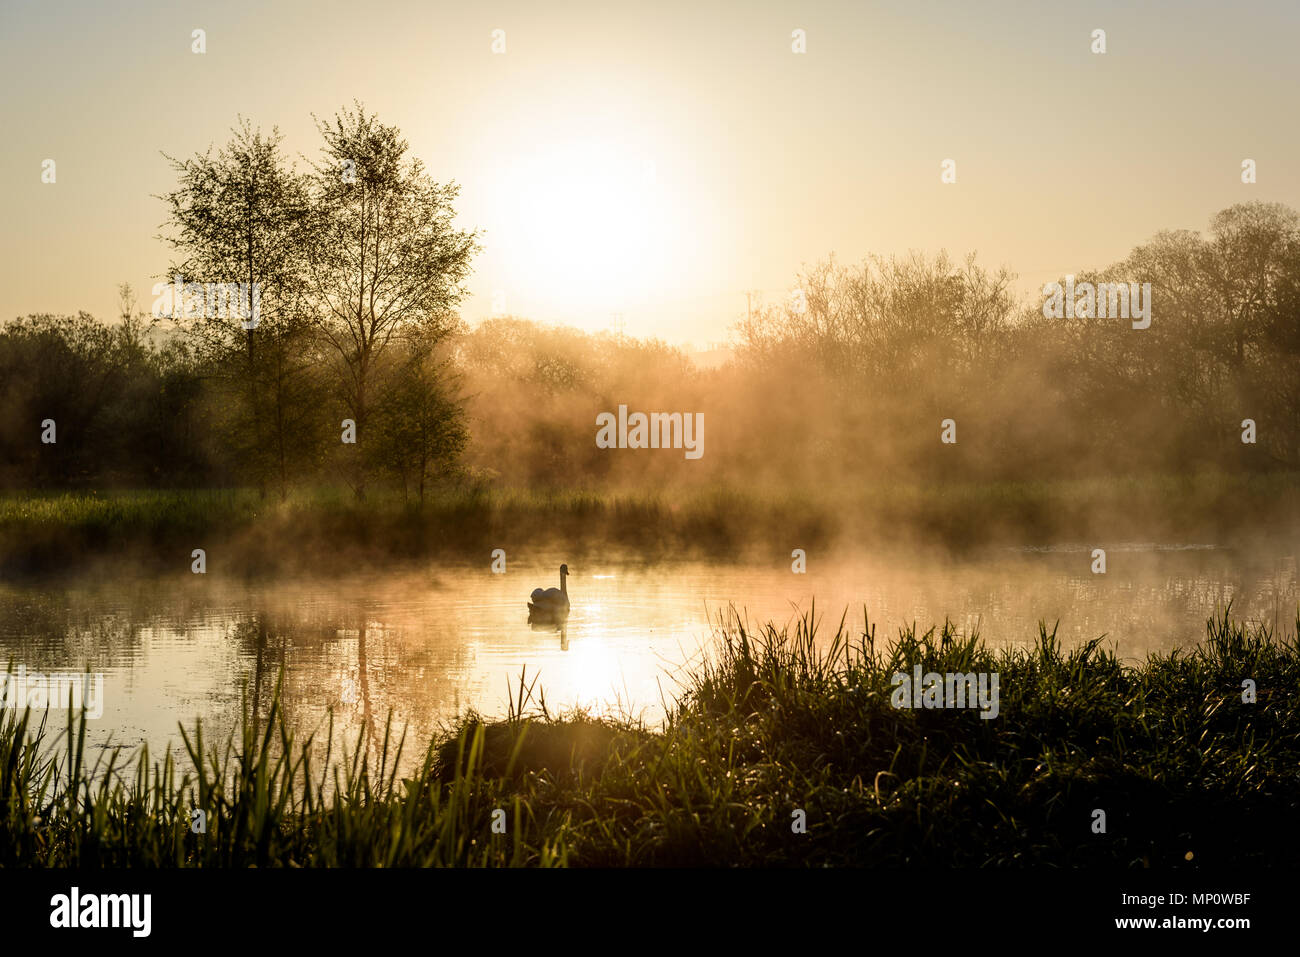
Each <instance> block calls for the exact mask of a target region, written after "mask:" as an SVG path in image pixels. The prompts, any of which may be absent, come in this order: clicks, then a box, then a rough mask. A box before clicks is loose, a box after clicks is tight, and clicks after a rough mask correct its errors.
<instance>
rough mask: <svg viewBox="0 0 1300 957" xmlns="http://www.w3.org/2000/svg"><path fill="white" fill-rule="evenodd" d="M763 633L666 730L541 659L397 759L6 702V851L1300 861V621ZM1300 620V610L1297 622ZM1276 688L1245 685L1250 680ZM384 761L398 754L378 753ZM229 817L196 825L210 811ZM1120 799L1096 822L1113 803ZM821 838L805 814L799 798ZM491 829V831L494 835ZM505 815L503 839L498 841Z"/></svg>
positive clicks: (725, 634)
mask: <svg viewBox="0 0 1300 957" xmlns="http://www.w3.org/2000/svg"><path fill="white" fill-rule="evenodd" d="M819 630H824V623H823V622H821V621H820V620H819V619H818V618H817V617H816V613H815V611H814V612H811V613H809V614H808V615H806V616H804V617H802V618H800V619H799V620H797V621H795V622H794V623H793V624H792V625H791V626H789V627H785V626H781V627H778V626H776V625H773V624H767V625H764V626H762V627H759V628H750V627H749V626H748V625H747V624H746V623H744V622H743V621H741V620H739V619H738V618H737V617H736V616H735V614H734V613H732V614H727V615H722V616H720V617H719V618H718V620H717V622H716V624H715V632H716V643H715V645H714V650H713V651H712V653H711V654H710V656H709V657H708V659H707V660H705V661H704V662H702V663H701V664H700V665H699V666H698V667H697V668H696V669H695V671H694V673H693V674H692V675H691V676H690V677H689V678H688V679H687V680H686V684H685V687H684V690H683V693H682V694H681V696H680V698H679V699H678V700H677V701H676V702H675V703H674V704H673V706H672V708H671V709H670V714H669V718H668V720H667V722H666V724H665V726H664V727H663V728H662V729H660V730H658V731H651V730H648V729H646V728H644V727H642V726H640V725H637V724H634V723H631V722H627V721H613V720H608V719H596V718H593V717H591V716H590V715H587V714H584V713H581V712H573V713H565V714H559V715H556V714H552V713H551V712H550V710H549V709H548V708H547V706H546V704H545V700H544V698H543V697H542V696H541V693H540V692H538V691H536V689H535V681H534V683H533V684H526V683H525V682H524V680H523V677H522V676H521V680H520V685H519V689H518V693H517V695H515V696H513V697H512V702H511V706H510V709H509V713H508V714H507V715H506V717H505V718H503V719H501V720H498V721H487V720H484V719H482V718H480V717H478V716H475V715H468V716H466V718H465V719H464V720H463V721H462V722H461V723H460V724H459V726H458V727H457V728H455V729H454V730H453V731H451V732H450V733H448V734H447V735H444V736H442V737H440V738H438V739H436V740H434V741H432V742H429V743H428V744H427V746H426V747H425V750H424V753H423V755H422V759H421V761H420V763H419V767H418V770H416V771H415V772H414V773H409V774H406V775H399V773H398V771H397V768H398V763H399V762H398V759H399V757H400V755H401V753H402V751H403V749H404V748H405V747H406V746H407V742H406V741H405V740H404V739H403V737H402V736H400V735H399V736H396V737H395V736H394V734H393V730H392V728H391V725H388V724H386V725H385V726H384V729H383V732H382V735H381V737H380V740H379V741H377V742H373V746H372V747H370V748H367V746H366V742H365V741H363V740H361V739H358V740H357V742H356V743H355V745H354V746H352V747H350V748H344V749H342V750H341V751H340V752H339V753H333V751H332V750H331V748H332V741H333V734H332V731H333V729H332V726H331V727H330V728H328V729H327V730H326V732H325V733H326V735H327V738H326V740H327V741H329V742H331V748H326V749H325V754H324V757H323V759H320V760H318V761H316V762H315V763H314V762H313V755H314V754H318V753H319V751H318V749H317V748H316V747H314V742H313V740H312V736H311V735H301V734H299V733H297V732H295V730H294V729H293V728H292V727H290V726H289V724H288V722H287V721H286V719H285V717H284V714H283V712H282V710H281V709H280V706H279V696H278V693H277V695H276V697H275V700H274V702H273V703H272V705H271V707H270V710H269V713H267V714H265V715H257V714H254V713H253V712H252V711H251V709H250V708H249V707H248V706H247V705H245V710H244V720H243V723H242V727H241V729H240V730H239V731H238V732H237V733H235V734H232V735H231V736H230V737H229V738H227V739H226V740H225V741H224V742H221V743H220V745H219V746H218V745H212V744H209V743H205V740H204V737H203V734H202V729H201V727H200V726H199V725H197V724H196V725H195V726H194V727H193V729H192V730H185V729H182V735H183V741H184V744H185V754H186V756H187V759H188V761H187V763H186V762H182V763H185V765H186V766H185V767H184V768H181V767H178V766H177V764H176V763H175V762H173V760H172V759H171V757H170V756H169V757H167V758H165V759H163V760H162V761H155V760H151V758H150V756H149V754H148V752H147V751H145V752H143V753H141V754H139V755H137V756H135V760H133V761H128V760H126V757H127V756H126V755H124V754H123V753H122V752H119V751H115V750H110V751H107V752H104V753H103V754H102V755H101V756H100V757H99V758H98V759H97V760H96V762H95V764H94V765H91V766H87V764H86V760H85V752H84V741H85V722H84V717H81V718H78V719H76V720H72V719H70V720H69V722H68V725H67V727H66V728H65V729H64V731H63V732H62V733H63V734H64V735H65V736H66V740H64V741H62V742H61V743H60V744H61V746H60V747H59V748H58V749H55V748H53V747H52V746H51V743H52V742H51V736H52V734H53V732H52V731H51V729H50V728H48V727H46V726H45V725H44V724H33V722H34V720H35V718H34V716H33V715H32V714H31V713H29V712H18V711H12V710H10V711H6V712H4V713H3V714H0V864H4V865H8V866H14V865H18V866H73V865H76V866H114V867H120V866H126V867H176V866H204V867H245V866H259V867H266V866H283V867H313V866H317V867H322V866H323V867H338V866H344V867H407V866H552V865H607V866H638V865H742V866H790V865H803V866H807V865H817V866H822V865H829V866H924V865H943V866H1022V865H1039V866H1090V867H1098V866H1100V867H1142V866H1175V867H1183V868H1196V867H1199V866H1202V865H1206V864H1219V865H1222V864H1228V865H1243V864H1274V865H1286V866H1294V864H1295V862H1296V860H1297V854H1298V853H1300V824H1298V823H1297V822H1300V814H1298V813H1297V812H1300V790H1298V789H1297V783H1298V782H1297V777H1296V768H1297V767H1298V766H1300V647H1298V646H1297V640H1296V634H1295V633H1290V634H1287V635H1280V636H1279V635H1276V634H1274V633H1273V632H1272V631H1271V630H1270V629H1269V627H1268V626H1266V625H1248V624H1246V623H1242V622H1239V621H1235V620H1233V619H1232V618H1231V617H1230V615H1229V613H1228V611H1227V610H1224V611H1223V612H1222V613H1221V614H1219V615H1216V616H1215V617H1214V618H1213V619H1211V620H1210V622H1209V623H1208V630H1207V633H1206V636H1205V638H1204V640H1203V641H1202V642H1201V643H1200V644H1199V645H1198V646H1196V647H1195V648H1194V649H1192V650H1191V651H1188V652H1174V653H1171V654H1167V655H1153V656H1151V657H1150V658H1148V659H1147V660H1146V661H1145V662H1144V663H1142V664H1141V665H1138V666H1136V667H1128V666H1125V665H1123V664H1121V662H1119V661H1118V660H1117V659H1116V657H1115V655H1114V654H1113V653H1112V652H1110V651H1108V650H1106V649H1105V648H1104V647H1103V646H1102V644H1101V643H1100V642H1099V641H1092V642H1088V643H1085V644H1083V645H1081V646H1079V647H1076V648H1073V649H1071V650H1069V651H1065V650H1063V649H1062V648H1061V646H1060V644H1059V642H1058V641H1057V638H1056V634H1055V631H1054V630H1049V629H1048V628H1047V627H1046V626H1040V629H1039V634H1038V637H1037V641H1036V642H1035V644H1034V645H1033V646H1032V647H1031V648H1028V649H1026V648H1018V649H1004V650H999V651H996V652H995V651H992V650H990V649H988V648H987V647H986V645H985V644H984V642H983V641H982V639H981V638H980V636H979V635H978V634H961V633H959V632H958V631H956V630H955V629H954V627H953V626H952V625H951V623H947V622H945V623H944V624H943V625H941V626H938V627H936V628H931V629H929V630H927V631H924V632H919V631H917V630H916V629H914V628H904V629H902V630H900V631H899V632H898V634H897V635H896V636H895V637H894V638H892V639H890V640H888V641H885V640H878V639H877V636H876V629H875V627H874V626H873V625H872V624H871V623H870V622H868V621H867V620H866V618H865V615H864V618H863V622H862V625H861V627H860V628H859V629H853V628H850V627H849V626H848V624H847V620H846V618H844V617H842V618H841V619H840V622H839V625H838V627H837V628H836V630H835V633H834V634H833V635H832V636H830V637H829V638H828V639H826V640H822V639H821V638H819V637H818V631H819ZM1297 633H1300V620H1298V621H1297ZM917 664H920V665H921V666H922V669H923V670H924V671H926V672H930V671H933V672H939V673H946V672H962V673H966V672H972V671H973V672H981V671H983V672H997V673H998V674H999V676H1000V684H999V690H1000V713H999V715H998V717H997V718H996V719H993V720H983V719H981V718H980V717H979V713H978V711H977V710H965V711H963V710H948V709H935V710H925V709H920V710H905V709H895V708H894V707H893V706H892V705H891V703H890V694H891V691H892V689H893V682H892V676H893V675H894V673H895V672H904V673H907V672H910V671H911V669H912V667H913V666H915V665H917ZM1247 678H1249V679H1250V680H1251V681H1253V682H1254V687H1255V690H1256V695H1257V698H1256V700H1255V701H1253V702H1245V701H1243V681H1244V680H1245V679H1247ZM370 753H373V754H374V755H375V757H373V758H371V757H370V756H369V755H370ZM196 809H197V810H202V811H204V812H205V814H206V830H205V832H204V833H195V831H194V829H193V828H192V826H191V825H192V823H193V821H194V818H193V817H192V812H193V811H194V810H196ZM1097 810H1102V811H1104V812H1105V815H1106V821H1107V826H1106V831H1105V833H1095V832H1094V829H1093V824H1094V821H1095V820H1096V814H1095V812H1096V811H1097ZM798 811H802V812H803V813H804V816H805V818H806V824H807V826H806V833H797V832H796V830H795V829H793V828H792V823H793V822H794V820H795V818H796V812H798ZM494 825H495V827H494ZM502 832H503V833H502Z"/></svg>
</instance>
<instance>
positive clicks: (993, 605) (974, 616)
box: [0, 542, 1300, 761]
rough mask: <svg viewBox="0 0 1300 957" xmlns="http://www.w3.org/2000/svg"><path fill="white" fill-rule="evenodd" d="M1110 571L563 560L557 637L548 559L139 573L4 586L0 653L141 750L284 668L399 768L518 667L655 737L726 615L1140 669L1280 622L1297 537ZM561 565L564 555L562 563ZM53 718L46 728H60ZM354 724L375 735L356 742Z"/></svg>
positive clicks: (288, 695) (104, 731) (1291, 591)
mask: <svg viewBox="0 0 1300 957" xmlns="http://www.w3.org/2000/svg"><path fill="white" fill-rule="evenodd" d="M1107 554H1108V570H1107V573H1106V574H1104V575H1094V574H1092V573H1091V571H1090V562H1091V556H1090V547H1089V546H1084V545H1075V544H1070V543H1061V544H1057V545H1053V546H1046V547H1036V548H1018V549H1017V548H1002V549H990V550H987V551H985V552H983V553H980V554H978V555H974V556H969V557H967V558H963V559H943V560H939V559H933V560H925V561H912V562H910V563H909V562H908V561H906V560H903V559H900V558H899V557H898V556H897V555H889V556H885V555H879V556H873V555H871V554H839V555H835V556H829V555H828V556H822V555H819V554H816V553H813V554H812V555H811V556H810V558H809V564H808V571H807V573H806V574H794V573H792V572H791V569H790V562H789V559H788V557H787V558H783V557H782V556H780V555H774V556H773V558H772V560H771V561H770V562H762V563H756V562H746V563H721V562H708V563H706V562H694V561H692V562H659V563H648V562H644V561H638V560H637V559H636V558H635V557H626V556H625V557H622V558H618V559H612V560H608V561H595V560H593V559H591V558H590V557H589V558H587V559H586V560H584V561H583V562H582V563H581V564H579V563H577V562H570V570H571V573H572V574H571V576H570V578H569V582H568V586H569V593H570V596H571V598H572V612H571V615H570V618H569V620H568V623H567V627H566V628H565V629H564V630H563V632H561V631H559V630H557V629H555V628H554V627H550V626H546V627H531V626H530V625H529V624H528V623H527V610H526V601H527V598H528V594H529V592H530V591H531V590H532V589H533V588H534V587H538V586H541V587H551V586H553V585H556V584H558V576H557V573H556V569H557V568H558V565H559V560H558V557H557V560H556V561H555V562H554V565H551V564H549V563H548V564H546V565H544V566H543V565H541V564H540V563H538V562H533V563H530V564H524V563H523V562H516V561H511V562H510V563H509V565H508V571H507V573H506V574H503V575H498V574H492V573H491V572H490V571H488V569H487V565H486V563H476V564H473V565H470V564H445V563H442V564H437V565H430V566H428V567H427V568H425V569H423V570H419V571H415V572H411V571H403V572H401V573H386V572H385V571H384V570H383V569H375V570H373V571H370V572H368V573H366V574H359V575H354V576H350V577H346V578H314V579H294V580H270V579H267V580H256V579H254V580H250V581H247V582H244V583H232V582H231V581H230V580H228V579H227V580H216V579H212V580H208V579H203V578H195V577H194V576H189V575H186V576H173V577H167V578H158V577H149V576H141V575H133V574H131V573H129V572H124V573H122V574H121V575H119V576H113V577H96V578H94V579H90V578H83V579H73V580H67V579H64V580H53V579H52V580H50V581H46V582H28V583H26V584H24V585H21V586H13V585H7V586H3V587H0V657H3V658H4V659H6V660H9V661H12V662H13V666H14V667H15V668H16V667H17V666H18V665H20V664H21V665H24V666H25V667H26V669H27V670H28V672H32V671H44V672H50V671H66V670H69V669H70V668H72V669H75V668H79V667H82V666H84V667H87V668H89V669H90V670H91V671H97V672H103V673H104V674H105V676H106V677H105V683H104V693H105V703H104V713H103V717H102V718H101V719H100V720H98V721H93V722H90V724H89V732H88V733H89V735H90V737H91V743H92V744H93V745H95V746H103V745H106V744H110V743H111V744H121V745H125V746H128V747H135V746H137V745H139V744H141V743H143V742H148V744H149V747H150V750H151V752H152V753H153V754H155V755H156V754H157V753H158V752H159V750H160V749H161V748H163V747H164V746H166V745H168V744H170V745H171V746H172V747H173V748H179V746H180V735H179V732H178V727H177V726H178V722H183V723H184V724H185V726H186V727H187V728H191V727H192V726H193V722H194V719H195V718H201V719H202V720H203V724H204V733H205V737H207V738H208V739H209V740H218V739H224V736H225V734H226V733H227V732H228V731H229V730H230V729H231V728H232V727H233V726H235V724H236V723H237V720H238V715H239V710H240V706H241V695H243V694H244V693H245V691H246V693H247V694H249V695H250V696H252V697H255V698H256V700H257V702H258V708H259V711H261V712H262V713H263V714H264V713H265V712H266V709H267V707H268V704H269V701H270V698H271V695H272V694H273V691H274V687H275V683H276V680H277V676H278V674H279V672H280V669H281V667H282V666H283V668H284V704H285V707H286V710H287V712H288V714H289V716H290V718H291V720H292V721H294V722H295V723H297V724H298V725H299V726H300V727H304V728H313V727H318V726H321V727H323V722H324V720H325V718H326V715H327V710H328V709H333V711H334V714H335V719H336V727H337V729H338V730H340V731H342V732H343V733H344V734H345V735H346V739H347V740H352V741H355V740H356V737H357V735H358V734H360V733H362V732H363V731H364V732H366V733H367V734H368V735H370V736H372V737H373V736H374V735H379V736H382V734H383V724H384V719H385V716H386V715H388V714H389V713H390V712H391V713H392V715H393V719H394V726H395V727H396V728H398V729H400V728H402V727H406V728H407V729H408V742H411V743H412V745H410V746H408V751H407V752H406V754H405V755H404V760H405V761H414V760H418V759H419V756H420V755H419V754H418V751H419V748H420V747H421V746H422V745H423V743H424V741H426V740H427V739H428V736H429V735H430V734H433V733H436V732H438V731H439V730H441V729H442V728H443V727H445V726H446V724H447V723H448V722H450V721H451V720H453V719H454V718H456V717H457V716H459V715H463V714H464V713H465V712H466V710H468V709H473V710H476V711H478V712H479V713H481V714H483V715H485V716H488V717H497V716H501V715H503V714H504V713H505V712H506V710H507V708H508V706H509V701H510V696H511V695H512V694H514V695H516V696H517V694H518V688H519V678H520V675H521V673H523V674H525V675H526V679H525V680H526V681H527V682H530V683H531V682H532V681H533V679H534V678H536V679H537V683H536V685H535V696H534V703H536V700H537V696H536V692H538V691H540V692H541V693H542V694H544V700H545V703H546V705H547V707H548V708H549V709H551V710H552V712H554V711H557V710H563V709H566V708H570V707H574V706H578V707H584V708H588V709H591V710H592V711H594V712H596V713H601V714H618V715H632V716H636V717H640V718H642V719H644V720H645V721H646V722H647V723H648V724H650V725H652V726H654V725H657V724H658V723H659V722H660V721H661V720H662V718H663V715H664V711H663V703H664V702H665V701H668V702H670V703H671V701H672V700H673V698H674V697H675V696H676V694H677V693H678V690H679V686H678V683H677V680H676V677H677V676H678V675H680V674H681V672H682V669H683V668H689V667H691V666H692V665H693V664H695V663H698V661H699V660H700V655H701V653H702V650H703V649H705V648H707V646H708V644H709V641H710V622H711V620H712V621H716V619H717V616H718V614H719V613H724V612H725V611H726V610H727V609H728V607H730V606H732V605H734V607H735V609H736V611H737V612H738V613H739V614H740V615H742V616H743V617H744V618H746V619H747V620H748V621H749V623H750V624H751V625H754V626H758V625H761V624H763V623H766V622H768V621H774V622H776V623H778V624H779V623H781V622H785V621H787V620H789V619H791V618H792V617H794V616H796V615H797V614H799V613H802V612H807V611H810V610H812V608H813V607H814V602H815V607H816V613H817V616H818V618H819V619H820V620H821V622H822V631H821V635H822V637H823V638H824V639H826V640H829V639H830V637H831V636H832V635H833V634H834V631H835V627H836V626H837V625H838V623H839V621H840V617H841V615H842V614H844V613H845V611H846V609H847V613H848V621H847V624H846V627H847V628H849V629H850V630H851V632H852V634H853V635H854V636H855V637H856V636H857V635H859V634H860V632H861V630H862V621H863V613H864V609H865V613H866V615H867V617H868V619H869V620H870V621H871V622H872V623H873V624H874V625H875V626H876V639H877V642H880V641H881V640H882V639H889V638H892V637H893V636H895V635H896V634H897V630H898V628H899V627H900V626H902V625H905V624H908V623H911V622H915V623H916V624H917V626H918V627H919V629H920V630H922V631H924V630H925V629H927V628H929V627H930V625H932V624H937V623H942V621H943V620H944V619H945V617H947V618H950V619H952V620H953V622H954V623H955V624H956V626H957V627H958V629H959V630H961V631H963V632H969V631H972V630H975V629H978V630H979V632H980V634H981V635H982V636H983V637H984V638H985V640H986V641H987V642H988V643H989V644H990V645H992V646H1004V645H1014V644H1020V645H1026V644H1030V643H1032V642H1033V641H1034V640H1035V639H1036V636H1037V633H1038V622H1039V621H1040V620H1043V621H1046V622H1047V626H1048V629H1049V631H1050V629H1051V627H1052V626H1053V624H1054V623H1056V622H1058V621H1059V631H1058V635H1059V637H1060V639H1061V641H1062V643H1063V645H1065V646H1066V647H1070V646H1073V645H1075V644H1077V643H1079V642H1081V641H1085V640H1088V639H1091V638H1095V637H1098V636H1101V635H1105V636H1106V638H1105V642H1104V644H1105V645H1106V646H1107V647H1113V648H1115V649H1116V650H1117V653H1118V654H1119V655H1120V657H1121V658H1122V659H1125V660H1129V661H1136V660H1140V659H1142V658H1144V657H1145V656H1146V655H1147V654H1148V653H1151V652H1167V651H1169V650H1171V649H1174V648H1178V647H1185V646H1188V645H1191V644H1194V643H1195V642H1197V641H1198V640H1199V639H1200V638H1201V637H1202V636H1203V634H1204V626H1205V619H1206V618H1207V617H1208V616H1210V615H1211V614H1213V613H1214V611H1215V609H1216V608H1220V607H1222V606H1225V605H1226V604H1227V603H1228V602H1232V609H1233V614H1234V616H1235V617H1239V618H1245V619H1249V620H1254V621H1265V622H1269V623H1270V624H1274V623H1275V624H1276V626H1277V627H1278V629H1279V630H1280V631H1288V630H1291V629H1293V628H1294V621H1295V616H1296V607H1297V602H1298V601H1300V593H1298V591H1297V578H1296V551H1295V547H1294V543H1293V542H1276V543H1273V544H1272V545H1271V546H1268V547H1258V546H1257V547H1254V548H1252V549H1250V550H1236V549H1231V548H1224V547H1218V546H1215V545H1213V544H1211V543H1194V542H1187V543H1178V542H1174V543H1130V544H1124V543H1112V544H1110V545H1108V547H1107ZM558 555H559V553H558V552H557V556H558ZM63 716H64V713H63V712H61V711H55V712H51V717H52V721H53V723H55V724H56V725H60V724H61V723H62V720H63ZM366 729H368V731H367V730H366Z"/></svg>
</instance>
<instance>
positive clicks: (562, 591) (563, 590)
mask: <svg viewBox="0 0 1300 957" xmlns="http://www.w3.org/2000/svg"><path fill="white" fill-rule="evenodd" d="M568 593H569V589H568V586H566V585H565V584H564V575H563V574H561V575H560V594H561V595H567V594H568Z"/></svg>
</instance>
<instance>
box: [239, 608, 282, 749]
mask: <svg viewBox="0 0 1300 957" xmlns="http://www.w3.org/2000/svg"><path fill="white" fill-rule="evenodd" d="M235 638H236V641H238V642H239V644H240V646H241V650H242V651H243V653H244V654H245V655H246V656H247V657H250V658H252V659H253V700H252V704H253V729H254V731H255V732H256V731H257V730H258V728H259V727H260V724H261V717H262V712H263V710H264V708H265V709H266V710H269V709H270V705H271V697H272V696H273V695H274V694H275V686H276V682H277V680H278V676H279V675H280V673H281V671H283V670H284V668H285V662H286V645H287V644H288V641H287V639H286V637H285V636H284V635H283V634H282V633H281V631H280V629H278V628H277V627H276V625H275V622H274V621H272V620H271V616H270V615H269V614H267V613H266V612H265V611H262V612H258V613H257V614H255V615H252V616H250V617H249V618H246V619H244V620H242V621H240V622H238V623H237V624H236V625H235ZM264 696H265V698H266V700H265V701H263V700H262V699H263V697H264ZM280 704H281V707H282V708H284V710H285V715H286V717H287V716H288V714H289V710H290V709H289V700H288V696H287V695H284V696H282V698H281V702H280Z"/></svg>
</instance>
